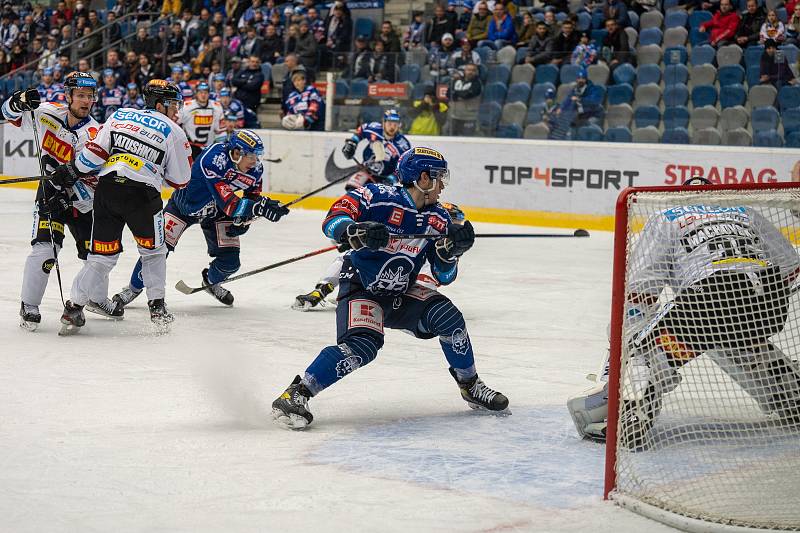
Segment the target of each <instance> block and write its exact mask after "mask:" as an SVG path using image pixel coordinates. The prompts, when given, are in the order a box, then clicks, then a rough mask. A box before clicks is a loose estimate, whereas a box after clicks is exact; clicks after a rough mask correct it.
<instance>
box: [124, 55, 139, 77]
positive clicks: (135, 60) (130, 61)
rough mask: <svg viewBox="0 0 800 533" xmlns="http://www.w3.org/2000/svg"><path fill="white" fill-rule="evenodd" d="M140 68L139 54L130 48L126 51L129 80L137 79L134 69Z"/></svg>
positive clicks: (126, 68)
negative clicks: (134, 77) (134, 75)
mask: <svg viewBox="0 0 800 533" xmlns="http://www.w3.org/2000/svg"><path fill="white" fill-rule="evenodd" d="M137 68H139V56H137V55H136V52H134V51H133V50H128V51H127V52H126V53H125V70H127V71H128V81H129V82H130V81H135V80H134V79H133V71H134V70H136V69H137Z"/></svg>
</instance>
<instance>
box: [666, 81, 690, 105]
mask: <svg viewBox="0 0 800 533" xmlns="http://www.w3.org/2000/svg"><path fill="white" fill-rule="evenodd" d="M663 99H664V105H665V106H667V107H675V106H685V105H686V104H687V102H688V101H689V88H688V87H687V86H686V85H684V84H683V83H676V84H674V85H667V86H666V87H665V88H664V96H663Z"/></svg>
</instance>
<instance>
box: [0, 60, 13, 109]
mask: <svg viewBox="0 0 800 533" xmlns="http://www.w3.org/2000/svg"><path fill="white" fill-rule="evenodd" d="M9 72H11V61H10V60H9V58H8V56H7V55H6V51H5V50H3V49H2V48H0V76H5V75H6V74H8V73H9ZM2 96H3V98H6V97H7V96H8V95H7V94H3V95H2Z"/></svg>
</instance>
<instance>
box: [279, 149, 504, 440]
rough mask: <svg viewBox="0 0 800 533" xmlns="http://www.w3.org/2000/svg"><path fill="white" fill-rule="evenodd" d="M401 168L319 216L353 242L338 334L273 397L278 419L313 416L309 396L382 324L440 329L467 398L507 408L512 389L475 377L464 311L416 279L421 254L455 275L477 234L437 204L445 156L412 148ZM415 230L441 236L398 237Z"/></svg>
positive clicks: (368, 346)
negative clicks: (394, 180)
mask: <svg viewBox="0 0 800 533" xmlns="http://www.w3.org/2000/svg"><path fill="white" fill-rule="evenodd" d="M397 170H398V177H399V180H400V185H399V186H392V185H384V184H375V183H370V184H367V185H366V186H364V187H363V188H361V189H358V190H355V191H350V192H349V193H347V194H345V195H344V196H342V197H341V198H340V199H339V200H337V201H336V203H334V204H333V207H331V209H330V211H329V212H328V216H327V218H326V219H325V222H323V231H324V233H325V235H326V236H327V237H329V238H331V239H334V240H336V241H337V242H341V243H343V244H347V245H349V246H350V248H351V249H352V251H351V252H350V253H349V254H347V256H345V259H344V266H343V268H342V276H341V279H342V282H341V287H340V292H339V294H340V297H339V304H338V306H337V308H336V333H337V338H336V344H334V345H331V346H327V347H325V348H323V349H322V351H321V352H320V353H319V355H318V356H317V358H316V359H315V360H314V361H313V362H312V363H311V365H309V366H308V368H307V369H306V371H305V373H304V375H303V376H299V375H298V376H296V377H295V378H294V381H293V382H292V384H291V385H289V387H288V388H287V389H286V391H285V392H284V393H283V394H281V395H280V396H279V397H278V398H277V399H276V400H275V401H274V402H273V403H272V414H273V418H274V419H275V421H276V422H277V423H278V424H280V425H282V426H284V427H287V428H289V429H304V428H305V427H306V426H307V425H308V424H310V423H311V421H312V420H313V416H312V414H311V412H310V411H309V409H308V400H309V399H310V398H311V397H313V396H316V395H317V394H319V393H320V392H321V391H323V390H324V389H326V388H328V387H330V386H331V385H333V384H334V383H336V382H337V381H339V380H340V379H342V378H343V377H345V376H346V375H347V374H349V373H351V372H353V371H354V370H356V369H358V368H359V367H361V366H364V365H366V364H367V363H369V362H371V361H373V360H374V359H375V357H376V356H377V354H378V350H379V349H380V348H381V346H383V338H384V333H383V331H384V327H388V328H392V329H399V330H404V331H407V332H409V333H411V334H413V335H414V336H415V337H418V338H422V339H431V338H433V337H439V344H440V345H441V347H442V351H443V352H444V355H445V358H446V359H447V361H448V363H449V364H450V374H451V375H452V376H453V378H454V379H455V380H456V382H457V383H458V386H459V388H460V389H461V396H462V397H463V399H464V400H465V401H466V402H467V403H468V404H469V406H470V407H471V408H473V409H486V410H489V411H495V412H499V411H506V409H507V408H508V398H506V397H505V396H504V395H503V394H501V393H499V392H497V391H495V390H492V389H490V388H489V387H487V386H486V385H485V384H484V383H483V381H482V380H481V379H480V378H479V377H478V374H477V372H476V370H475V361H474V356H473V352H472V345H471V342H470V339H469V335H468V334H467V328H466V324H465V322H464V317H463V315H462V314H461V311H459V310H458V308H457V307H456V306H455V305H454V304H453V302H451V301H450V299H449V298H447V297H446V296H444V295H442V294H440V293H439V292H437V291H436V290H433V289H430V288H426V287H423V286H420V285H418V284H417V283H416V278H417V274H418V273H419V271H420V269H421V268H422V265H423V264H424V263H425V262H428V263H430V265H431V272H432V274H433V276H434V277H435V278H436V279H437V281H439V282H440V283H442V284H448V283H451V282H452V281H453V280H454V279H455V278H456V273H457V268H458V260H459V257H460V256H461V255H462V254H464V253H465V252H466V251H467V250H469V249H470V248H471V247H472V244H473V243H474V241H475V233H474V231H473V229H472V224H470V223H469V222H468V221H467V222H465V223H464V224H463V225H462V226H457V225H454V224H452V223H451V221H450V216H449V215H448V214H447V211H446V210H445V209H444V208H443V207H442V206H441V204H439V201H438V200H439V195H440V194H441V192H442V190H444V188H445V186H446V185H447V183H448V179H449V171H448V169H447V162H446V161H445V159H444V157H443V156H442V155H441V154H440V153H439V152H437V151H436V150H432V149H430V148H414V149H412V150H409V151H408V152H406V153H404V154H403V155H402V156H401V158H400V161H399V163H398V169H397ZM417 233H428V234H431V235H441V238H439V239H437V240H432V239H431V240H428V239H404V238H403V235H409V234H417Z"/></svg>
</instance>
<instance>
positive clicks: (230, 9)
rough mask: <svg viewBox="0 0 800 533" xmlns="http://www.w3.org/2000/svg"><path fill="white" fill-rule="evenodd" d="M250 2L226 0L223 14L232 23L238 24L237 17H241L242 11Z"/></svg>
mask: <svg viewBox="0 0 800 533" xmlns="http://www.w3.org/2000/svg"><path fill="white" fill-rule="evenodd" d="M251 4H252V1H251V0H247V1H245V0H226V1H225V14H226V16H227V17H228V20H230V21H231V22H233V23H234V24H238V22H239V19H241V18H242V15H244V12H245V11H246V10H247V8H248V7H250V5H251Z"/></svg>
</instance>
